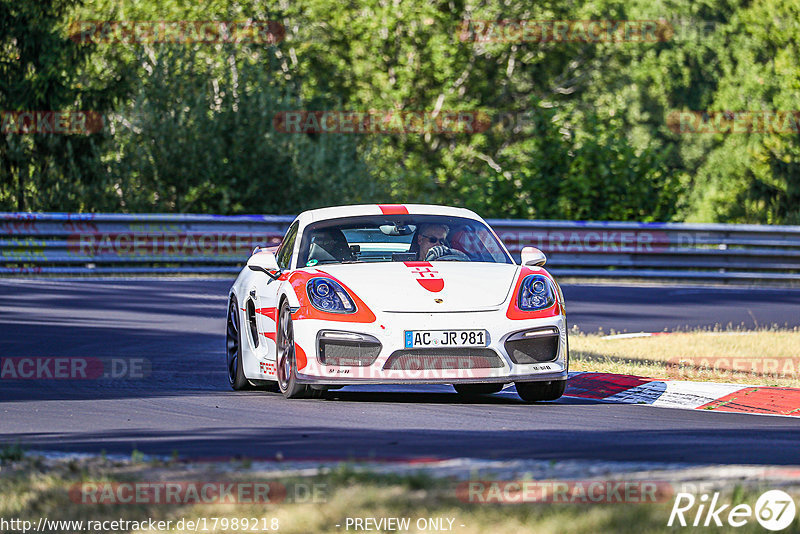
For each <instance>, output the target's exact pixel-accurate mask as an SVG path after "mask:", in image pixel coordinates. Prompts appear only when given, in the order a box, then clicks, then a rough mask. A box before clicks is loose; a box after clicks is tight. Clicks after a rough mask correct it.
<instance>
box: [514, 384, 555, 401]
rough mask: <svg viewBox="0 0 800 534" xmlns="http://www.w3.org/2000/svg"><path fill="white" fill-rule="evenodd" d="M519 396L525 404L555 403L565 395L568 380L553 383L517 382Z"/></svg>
mask: <svg viewBox="0 0 800 534" xmlns="http://www.w3.org/2000/svg"><path fill="white" fill-rule="evenodd" d="M514 385H515V386H516V387H517V394H519V396H520V398H521V399H522V400H524V401H525V402H540V401H554V400H556V399H558V398H559V397H561V395H563V394H564V390H565V389H566V387H567V381H566V380H553V381H551V382H515V383H514Z"/></svg>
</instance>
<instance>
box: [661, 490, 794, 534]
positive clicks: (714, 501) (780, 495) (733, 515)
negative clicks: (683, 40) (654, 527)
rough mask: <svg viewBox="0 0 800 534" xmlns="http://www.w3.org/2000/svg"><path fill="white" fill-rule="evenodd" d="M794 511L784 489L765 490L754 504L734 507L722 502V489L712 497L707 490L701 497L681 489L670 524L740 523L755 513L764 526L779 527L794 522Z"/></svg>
mask: <svg viewBox="0 0 800 534" xmlns="http://www.w3.org/2000/svg"><path fill="white" fill-rule="evenodd" d="M695 508H696V509H695ZM795 513H796V509H795V504H794V499H792V497H791V496H790V495H789V494H788V493H786V492H784V491H781V490H770V491H767V492H765V493H763V494H762V495H761V496H760V497H759V498H758V500H757V501H756V504H755V506H754V507H751V506H750V505H749V504H737V505H736V506H733V507H731V505H730V504H720V499H719V492H716V493H714V494H713V495H712V496H711V497H709V495H708V494H707V493H704V494H703V495H701V496H700V498H699V499H698V498H696V497H695V496H694V495H692V494H691V493H678V494H677V495H676V496H675V504H673V505H672V512H671V513H670V515H669V521H668V522H667V526H669V527H671V526H673V524H677V525H680V526H682V527H685V526H693V527H701V526H702V527H708V526H716V527H721V526H723V525H724V524H726V523H727V525H728V526H731V527H741V526H744V525H746V524H747V523H748V522H750V521H751V520H752V519H753V518H754V517H755V519H756V521H758V523H759V524H760V525H761V526H762V527H764V528H765V529H767V530H772V531H780V530H783V529H785V528H787V527H788V526H789V525H791V524H792V522H793V521H794V517H795ZM676 521H677V523H676Z"/></svg>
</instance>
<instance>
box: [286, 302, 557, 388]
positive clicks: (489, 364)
mask: <svg viewBox="0 0 800 534" xmlns="http://www.w3.org/2000/svg"><path fill="white" fill-rule="evenodd" d="M473 329H482V330H486V331H487V333H488V341H489V342H488V345H487V347H486V349H485V352H481V354H482V356H480V355H479V356H477V357H466V354H468V353H469V354H473V353H475V352H477V351H472V352H470V351H469V349H466V350H464V351H462V352H461V353H459V352H458V351H455V350H452V349H451V350H450V351H449V352H445V353H444V354H445V355H444V356H440V357H438V358H437V356H436V355H435V354H434V355H433V356H432V358H433V359H432V360H425V362H427V363H423V364H422V365H419V362H420V359H419V358H415V357H413V356H410V357H408V358H406V359H405V360H404V362H407V363H408V364H406V363H404V364H403V365H396V362H395V361H394V360H390V358H391V357H392V355H393V354H394V355H395V357H397V355H398V354H401V355H402V354H404V353H407V351H406V348H405V344H404V333H405V331H406V330H473ZM539 329H554V330H555V332H557V350H556V353H557V355H556V357H555V359H553V360H552V361H545V362H535V363H515V361H514V358H512V357H511V356H510V355H509V354H508V352H507V350H506V341H508V338H509V337H511V336H514V335H517V337H519V333H520V332H525V331H529V330H539ZM323 330H334V331H339V332H351V333H356V334H362V335H366V336H372V337H373V338H375V339H377V340H378V341H379V342H380V344H381V347H380V352H379V353H378V355H377V358H375V360H374V362H373V363H372V364H371V365H332V364H330V363H328V364H326V363H323V358H321V357H320V353H319V333H320V331H323ZM294 336H295V344H296V346H297V351H298V354H300V353H302V354H304V355H305V362H306V363H305V365H304V366H302V368H299V369H298V373H297V379H298V381H299V382H300V383H303V384H314V385H331V386H343V385H350V384H470V383H508V382H516V381H520V382H537V381H553V380H565V379H566V378H567V371H568V354H567V332H566V320H565V317H564V316H563V315H556V316H553V317H546V318H537V319H529V320H511V319H508V318H507V317H506V315H505V310H504V309H497V310H490V311H479V312H451V313H393V312H383V313H380V314H378V315H377V320H376V321H375V322H373V323H369V324H364V323H346V322H341V321H336V322H333V321H322V320H316V319H303V320H299V321H295V322H294ZM429 352H431V353H435V352H436V351H435V349H431V350H430V351H429ZM459 354H464V355H465V356H459ZM484 356H488V358H487V357H484ZM476 358H477V359H476ZM516 359H517V360H519V358H516ZM301 360H302V358H300V357H299V358H298V367H300V361H301ZM431 361H432V362H433V363H431ZM387 362H388V364H387ZM393 362H394V363H393ZM415 362H416V363H415ZM476 362H477V363H476Z"/></svg>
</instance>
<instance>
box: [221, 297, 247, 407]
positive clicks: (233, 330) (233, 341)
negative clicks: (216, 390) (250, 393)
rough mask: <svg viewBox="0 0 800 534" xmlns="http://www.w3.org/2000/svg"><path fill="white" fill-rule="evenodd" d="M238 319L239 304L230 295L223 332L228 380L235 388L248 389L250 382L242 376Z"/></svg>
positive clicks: (240, 338)
mask: <svg viewBox="0 0 800 534" xmlns="http://www.w3.org/2000/svg"><path fill="white" fill-rule="evenodd" d="M240 326H241V324H240V321H239V304H238V302H237V300H236V297H235V296H233V297H231V300H230V303H229V304H228V320H227V328H226V333H225V346H226V355H227V364H228V365H227V367H228V382H229V383H230V385H231V387H232V388H233V389H235V390H237V391H238V390H241V389H248V388H249V387H250V383H249V382H248V381H247V378H246V377H245V376H244V368H243V367H242V337H241V328H240Z"/></svg>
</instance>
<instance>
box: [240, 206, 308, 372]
mask: <svg viewBox="0 0 800 534" xmlns="http://www.w3.org/2000/svg"><path fill="white" fill-rule="evenodd" d="M299 227H300V224H299V222H298V221H295V222H294V223H292V225H291V226H290V227H289V229H288V230H287V231H286V235H285V236H284V237H283V240H282V241H281V244H280V246H279V247H278V250H277V251H276V252H275V259H276V260H277V262H278V267H280V268H281V271H288V270H289V268H290V266H291V264H292V257H293V254H294V249H295V243H296V240H297V234H298V229H299ZM259 278H260V281H259V283H258V284H257V287H254V288H253V289H254V290H255V292H256V295H257V301H258V307H257V308H256V317H257V321H258V330H259V332H260V333H261V334H260V335H261V338H262V339H261V340H260V341H263V346H264V350H263V351H260V356H261V358H263V359H264V360H265V363H264V364H263V365H261V367H262V369H263V370H265V371H266V372H267V374H268V375H270V376H272V375H274V373H275V361H276V355H277V350H276V349H277V346H276V344H275V335H276V333H277V328H276V326H277V318H278V290H279V289H280V286H281V283H282V282H279V281H277V280H273V279H272V278H270V277H269V276H267V275H266V274H265V275H263V276H262V277H259ZM251 294H252V293H251Z"/></svg>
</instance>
